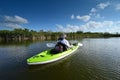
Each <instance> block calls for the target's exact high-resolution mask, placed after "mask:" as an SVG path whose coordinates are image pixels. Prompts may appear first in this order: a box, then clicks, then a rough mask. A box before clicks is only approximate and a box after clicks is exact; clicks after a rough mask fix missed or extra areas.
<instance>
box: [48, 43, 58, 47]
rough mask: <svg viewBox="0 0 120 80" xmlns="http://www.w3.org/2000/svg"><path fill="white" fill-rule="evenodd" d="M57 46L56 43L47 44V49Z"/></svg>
mask: <svg viewBox="0 0 120 80" xmlns="http://www.w3.org/2000/svg"><path fill="white" fill-rule="evenodd" d="M55 45H56V44H55V43H47V44H46V46H47V47H55Z"/></svg>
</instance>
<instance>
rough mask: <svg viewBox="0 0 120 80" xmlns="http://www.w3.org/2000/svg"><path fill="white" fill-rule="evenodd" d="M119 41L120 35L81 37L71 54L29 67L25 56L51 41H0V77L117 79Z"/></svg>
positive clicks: (14, 79)
mask: <svg viewBox="0 0 120 80" xmlns="http://www.w3.org/2000/svg"><path fill="white" fill-rule="evenodd" d="M119 41H120V38H107V39H104V38H94V39H93V38H91V39H90V38H88V39H84V40H82V41H80V42H81V43H83V45H84V46H83V47H80V48H79V49H78V50H77V51H76V52H75V54H74V55H71V56H69V57H68V58H66V59H64V60H60V61H58V62H55V63H52V64H46V65H38V66H28V65H27V64H26V59H27V58H29V57H31V56H33V55H35V54H37V53H39V52H42V51H44V50H46V49H49V48H48V47H47V46H45V45H46V43H49V42H52V41H44V42H41V41H39V42H30V43H29V42H26V43H23V44H22V45H21V44H18V45H16V43H15V44H8V45H7V43H6V44H5V45H4V44H2V45H0V64H1V65H0V80H9V79H11V80H28V79H29V80H34V79H40V80H41V79H44V80H119V79H120V53H119V52H120V43H119ZM28 43H29V45H28ZM53 43H54V41H53ZM26 44H27V46H26ZM6 76H7V77H6Z"/></svg>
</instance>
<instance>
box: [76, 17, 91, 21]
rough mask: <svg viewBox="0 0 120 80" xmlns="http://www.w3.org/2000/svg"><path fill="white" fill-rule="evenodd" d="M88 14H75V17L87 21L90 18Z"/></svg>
mask: <svg viewBox="0 0 120 80" xmlns="http://www.w3.org/2000/svg"><path fill="white" fill-rule="evenodd" d="M90 18H91V17H90V16H89V15H84V16H79V15H78V16H76V19H78V20H82V21H84V22H87V21H89V20H90Z"/></svg>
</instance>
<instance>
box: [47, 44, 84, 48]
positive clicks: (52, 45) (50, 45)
mask: <svg viewBox="0 0 120 80" xmlns="http://www.w3.org/2000/svg"><path fill="white" fill-rule="evenodd" d="M55 45H56V44H55V43H47V44H46V46H47V47H55ZM78 45H79V46H83V44H82V43H78Z"/></svg>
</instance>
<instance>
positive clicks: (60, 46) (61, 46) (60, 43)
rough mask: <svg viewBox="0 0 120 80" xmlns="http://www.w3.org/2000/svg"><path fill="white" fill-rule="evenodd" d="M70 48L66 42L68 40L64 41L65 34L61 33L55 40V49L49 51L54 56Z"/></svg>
mask: <svg viewBox="0 0 120 80" xmlns="http://www.w3.org/2000/svg"><path fill="white" fill-rule="evenodd" d="M70 47H71V45H70V43H69V42H68V40H66V34H65V33H62V34H61V36H60V38H59V39H58V40H57V44H56V45H55V48H54V49H52V50H51V51H52V53H54V54H56V53H59V52H63V51H66V50H67V49H69V48H70Z"/></svg>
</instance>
